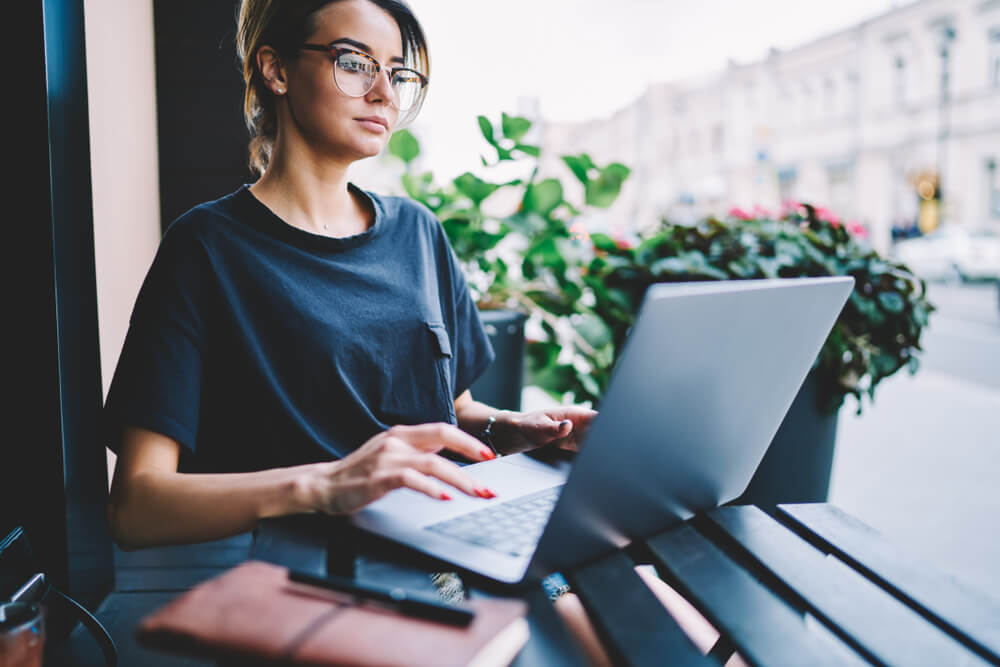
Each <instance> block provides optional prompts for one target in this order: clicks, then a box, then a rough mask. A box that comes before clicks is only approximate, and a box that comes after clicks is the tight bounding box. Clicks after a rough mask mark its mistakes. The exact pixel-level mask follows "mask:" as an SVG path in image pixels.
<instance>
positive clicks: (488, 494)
mask: <svg viewBox="0 0 1000 667" xmlns="http://www.w3.org/2000/svg"><path fill="white" fill-rule="evenodd" d="M476 495H477V496H479V497H480V498H496V497H497V494H495V493H493V491H491V490H490V489H487V488H486V487H483V486H481V487H479V488H478V489H476Z"/></svg>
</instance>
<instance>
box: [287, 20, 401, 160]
mask: <svg viewBox="0 0 1000 667" xmlns="http://www.w3.org/2000/svg"><path fill="white" fill-rule="evenodd" d="M314 20H315V25H316V30H315V31H314V32H313V34H312V35H310V36H309V38H308V39H307V40H306V41H307V42H309V43H310V44H323V45H326V44H330V43H331V42H339V45H340V46H344V47H348V48H352V49H355V50H357V51H362V52H364V53H367V54H368V55H370V56H372V57H374V58H375V59H376V60H378V61H379V63H381V64H382V66H383V69H382V71H380V72H379V73H378V76H377V77H376V79H375V84H374V86H373V87H372V89H371V90H370V91H368V94H366V95H364V96H363V97H349V96H348V95H345V94H344V93H343V92H341V90H340V89H339V88H338V87H337V84H336V83H335V82H334V67H335V66H334V63H333V60H332V59H331V58H330V56H329V55H328V54H326V53H323V52H321V51H308V50H303V51H300V52H299V54H298V57H297V58H295V59H293V60H292V61H291V62H289V63H288V65H287V67H286V76H287V83H288V89H287V91H286V92H285V98H286V102H287V104H288V111H289V113H288V114H285V117H284V120H285V121H287V122H290V123H292V124H294V126H295V129H296V131H297V132H298V133H299V134H301V135H302V137H303V138H304V139H305V141H306V143H307V144H308V145H309V146H310V147H311V148H312V149H313V150H317V151H319V152H322V153H324V154H326V155H328V156H331V157H337V158H344V159H347V160H350V161H353V160H357V159H361V158H364V157H369V156H372V155H378V153H379V152H381V150H382V149H383V148H384V147H385V144H386V143H387V142H388V141H389V135H390V134H391V133H392V130H393V129H395V127H396V121H397V120H398V118H399V111H398V110H397V109H396V107H395V106H393V102H394V101H395V97H394V93H393V90H392V87H391V86H390V85H389V76H388V72H386V70H385V68H391V67H398V66H400V65H402V63H403V50H402V41H403V40H402V37H401V35H400V32H399V26H398V25H397V24H396V21H395V20H394V19H393V18H392V16H390V15H389V14H388V13H386V12H385V11H384V10H382V9H381V8H379V7H378V6H376V5H375V4H373V3H371V2H369V1H368V0H340V1H339V2H334V3H331V4H329V5H327V6H326V7H324V8H323V9H321V10H319V11H318V12H317V13H316V14H315V15H314ZM365 119H374V121H375V122H373V121H372V120H365ZM379 119H381V120H383V121H385V123H386V124H387V125H388V127H385V126H383V125H381V124H379V122H378V120H379Z"/></svg>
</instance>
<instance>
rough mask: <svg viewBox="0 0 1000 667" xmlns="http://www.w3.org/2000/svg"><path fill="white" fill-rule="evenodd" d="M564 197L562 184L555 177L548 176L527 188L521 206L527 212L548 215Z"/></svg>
mask: <svg viewBox="0 0 1000 667" xmlns="http://www.w3.org/2000/svg"><path fill="white" fill-rule="evenodd" d="M562 198H563V189H562V184H561V183H560V182H559V181H558V180H557V179H555V178H546V179H545V180H544V181H540V182H538V183H534V184H532V185H530V186H529V187H528V188H526V189H525V191H524V199H522V201H521V206H522V208H523V210H524V211H525V212H529V211H533V212H535V213H538V214H540V215H548V214H549V213H551V212H552V210H553V209H554V208H555V207H556V206H558V205H559V203H560V202H562Z"/></svg>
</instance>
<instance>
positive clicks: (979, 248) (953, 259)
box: [891, 224, 1000, 281]
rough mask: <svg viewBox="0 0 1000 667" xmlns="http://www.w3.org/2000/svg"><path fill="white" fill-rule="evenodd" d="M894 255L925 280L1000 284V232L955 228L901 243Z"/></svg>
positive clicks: (949, 227)
mask: <svg viewBox="0 0 1000 667" xmlns="http://www.w3.org/2000/svg"><path fill="white" fill-rule="evenodd" d="M891 255H892V257H893V258H894V259H896V260H897V261H899V262H902V263H903V264H905V265H906V266H908V267H909V268H910V270H912V271H913V272H914V273H916V274H917V275H919V276H921V277H922V278H924V279H926V280H932V281H939V280H1000V232H997V231H995V230H993V229H975V230H971V231H970V230H968V229H966V228H965V227H962V226H959V225H956V224H952V225H946V226H944V227H940V228H939V229H936V230H934V231H933V232H931V233H929V234H925V235H924V236H920V237H917V238H913V239H905V240H903V241H899V242H897V243H896V245H895V246H894V247H893V248H892V251H891Z"/></svg>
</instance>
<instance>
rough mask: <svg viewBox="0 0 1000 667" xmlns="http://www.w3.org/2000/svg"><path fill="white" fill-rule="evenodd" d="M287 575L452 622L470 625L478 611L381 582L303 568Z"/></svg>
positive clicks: (429, 618)
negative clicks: (310, 572)
mask: <svg viewBox="0 0 1000 667" xmlns="http://www.w3.org/2000/svg"><path fill="white" fill-rule="evenodd" d="M288 579H289V580H290V581H295V582H298V583H300V584H309V585H310V586H317V587H319V588H325V589H327V590H331V591H337V592H340V593H347V594H349V595H352V596H354V597H356V598H358V599H360V600H374V601H377V602H383V603H387V604H389V605H390V606H392V607H393V608H394V609H395V610H396V611H398V612H400V613H401V614H406V615H408V616H416V617H418V618H425V619H427V620H430V621H440V622H441V623H449V624H451V625H468V624H469V623H471V622H472V618H473V616H475V612H473V611H472V610H471V609H465V608H463V607H456V606H455V605H450V604H446V603H444V602H439V601H437V600H435V599H433V598H431V597H429V596H423V595H420V594H417V593H413V592H412V591H410V592H408V591H406V590H404V589H402V588H391V587H389V586H378V585H377V584H362V583H359V582H357V581H354V580H353V579H345V578H344V577H337V576H334V575H326V576H318V575H315V574H309V573H308V572H302V571H300V570H291V569H290V570H288Z"/></svg>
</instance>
